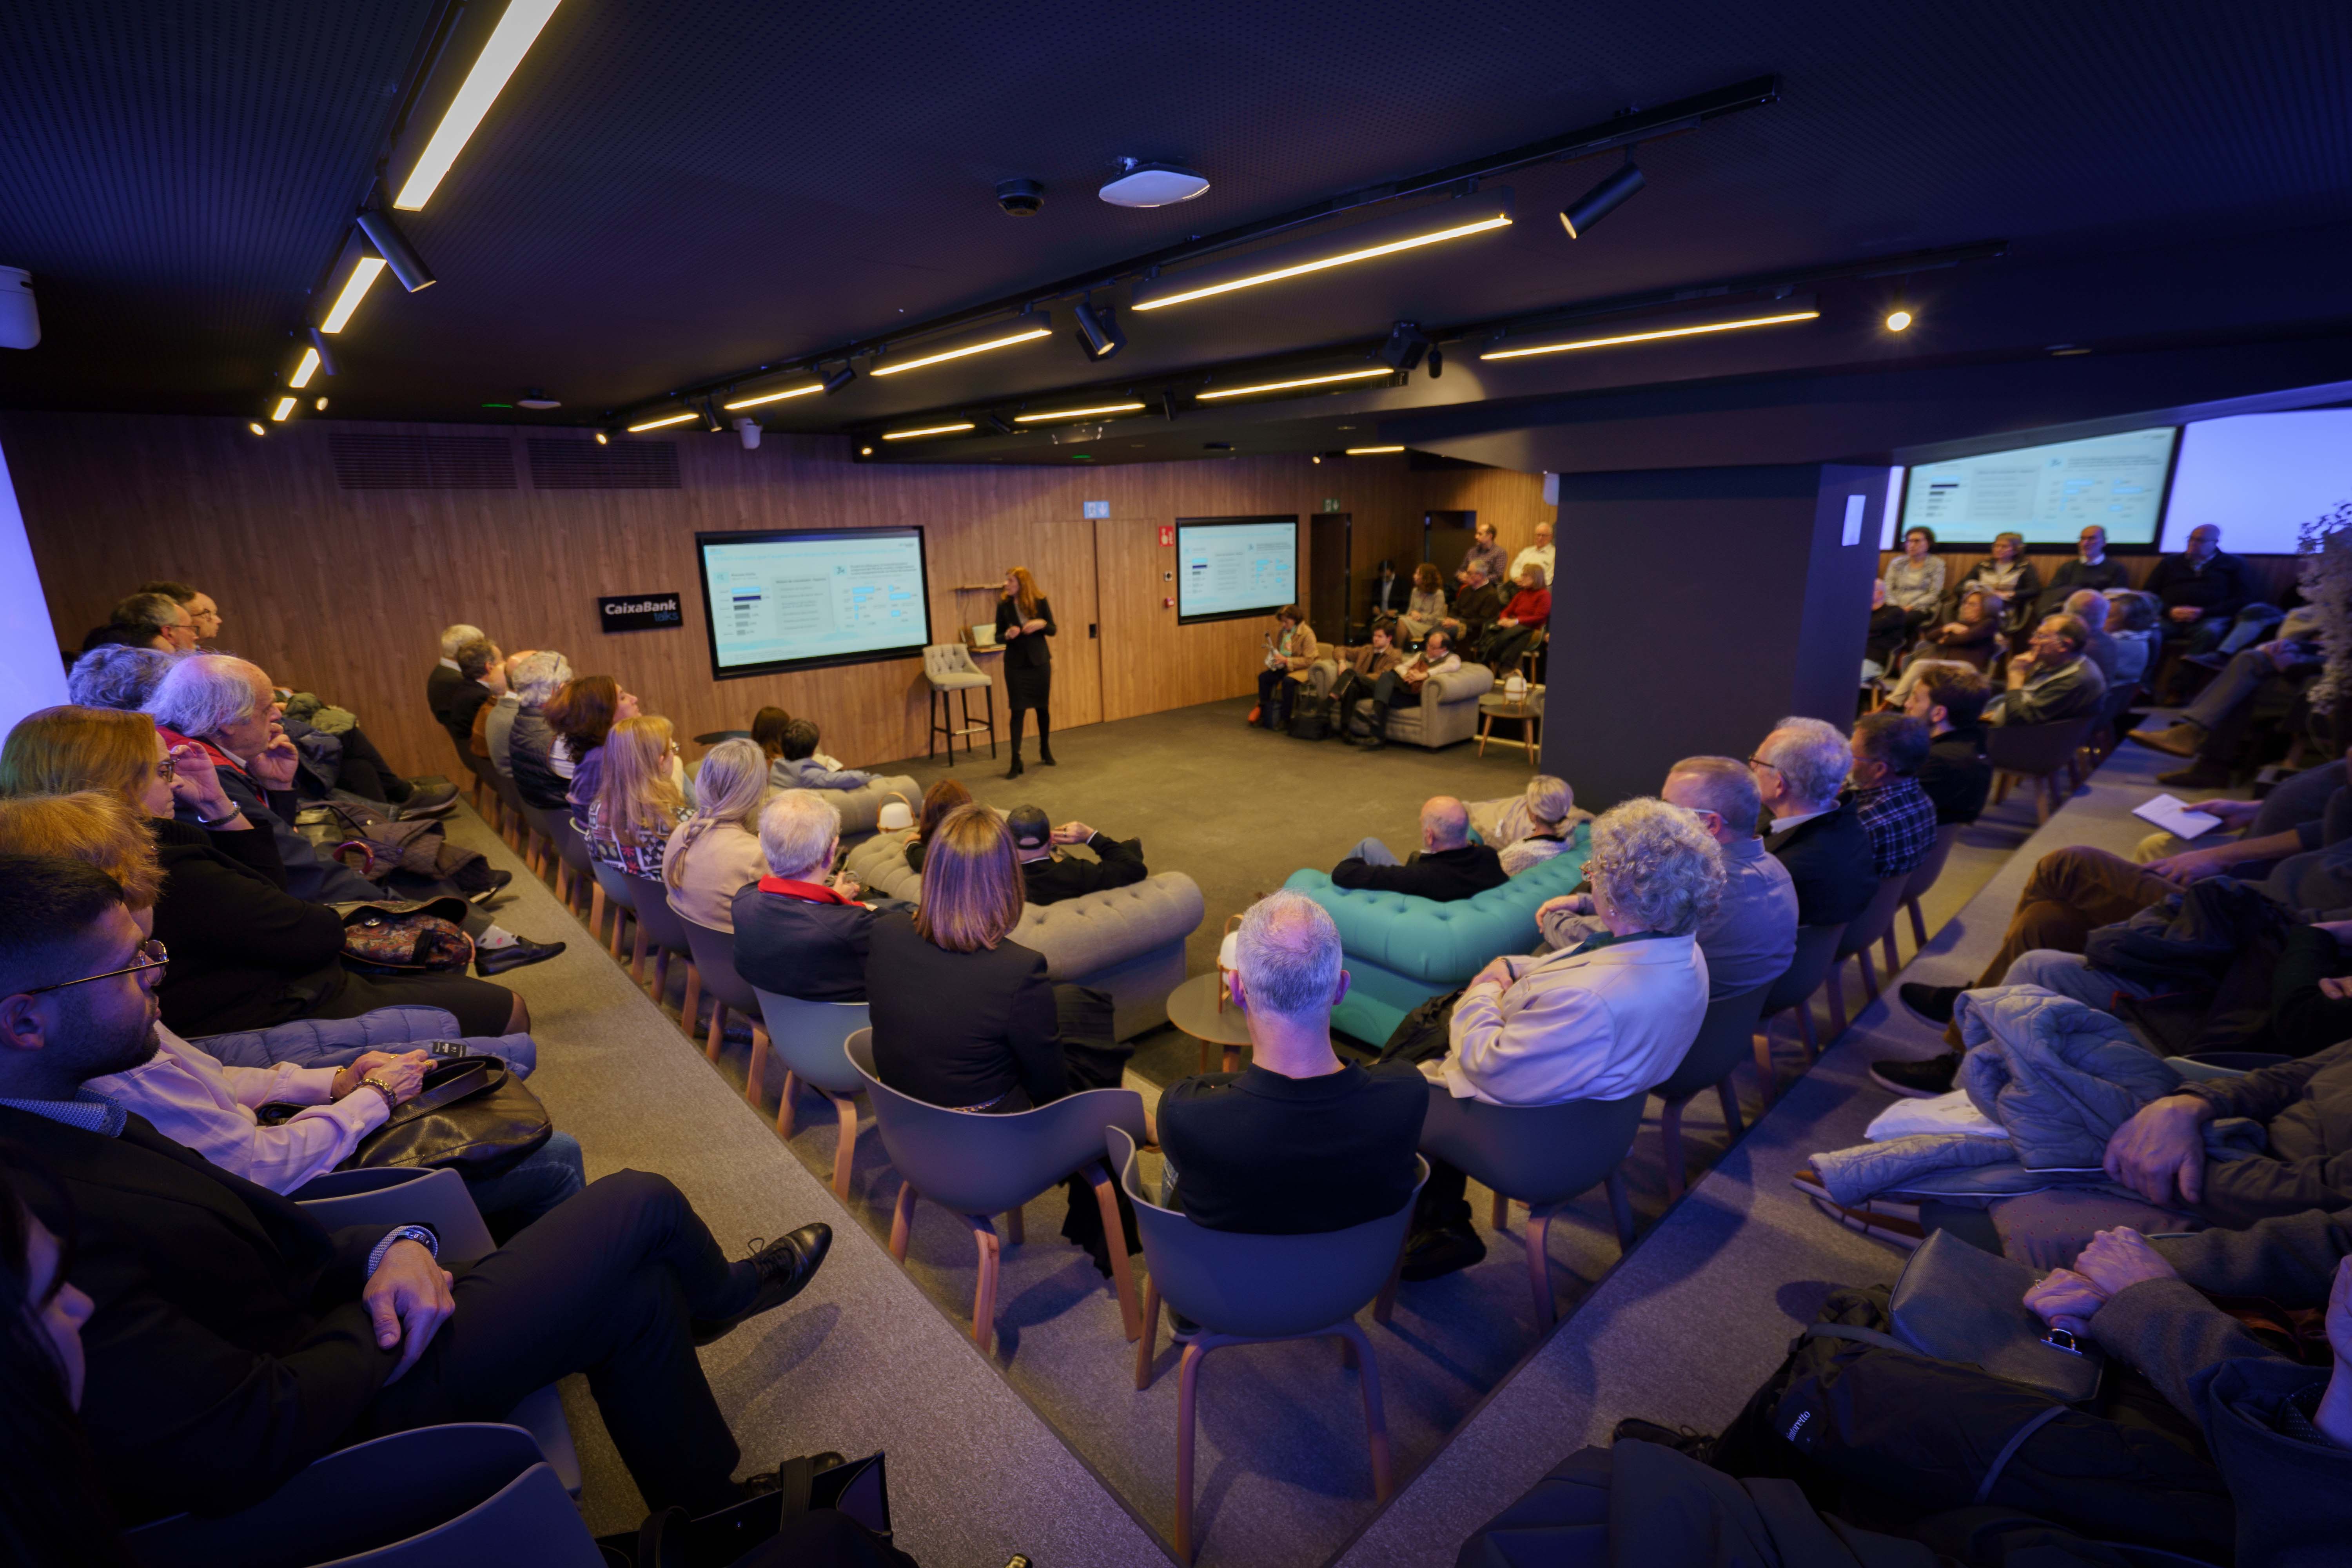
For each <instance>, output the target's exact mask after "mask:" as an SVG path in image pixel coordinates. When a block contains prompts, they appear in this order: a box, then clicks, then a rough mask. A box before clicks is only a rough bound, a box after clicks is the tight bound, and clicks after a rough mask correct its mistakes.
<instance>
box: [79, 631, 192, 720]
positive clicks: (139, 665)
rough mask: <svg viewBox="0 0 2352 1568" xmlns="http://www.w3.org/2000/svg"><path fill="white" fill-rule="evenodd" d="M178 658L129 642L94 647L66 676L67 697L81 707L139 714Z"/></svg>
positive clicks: (159, 650)
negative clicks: (134, 645)
mask: <svg viewBox="0 0 2352 1568" xmlns="http://www.w3.org/2000/svg"><path fill="white" fill-rule="evenodd" d="M178 657H179V656H178V655H176V654H169V653H164V652H163V651H162V650H161V649H158V648H152V647H131V646H130V645H128V644H125V643H113V644H110V645H109V646H107V647H94V648H92V649H90V650H89V652H88V653H86V654H84V655H82V656H81V657H80V658H78V659H76V660H74V666H73V670H72V672H71V673H70V674H68V676H67V677H66V697H67V699H68V700H69V701H71V702H73V703H74V704H75V705H76V706H78V707H82V708H114V709H119V710H121V711H123V712H125V713H136V712H138V711H139V710H141V709H142V708H144V707H146V706H147V699H148V698H149V697H150V696H151V695H152V694H153V692H154V690H155V683H156V682H157V681H160V680H162V679H163V672H164V671H165V670H167V669H169V668H172V661H173V659H174V658H178Z"/></svg>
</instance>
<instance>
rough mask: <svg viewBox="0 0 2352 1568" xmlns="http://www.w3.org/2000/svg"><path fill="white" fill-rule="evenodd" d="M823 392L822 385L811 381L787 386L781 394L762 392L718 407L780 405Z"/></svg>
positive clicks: (819, 382) (734, 407)
mask: <svg viewBox="0 0 2352 1568" xmlns="http://www.w3.org/2000/svg"><path fill="white" fill-rule="evenodd" d="M823 391H824V383H823V382H821V381H812V382H810V383H809V384H807V385H806V386H788V387H786V388H784V389H783V390H782V392H763V393H761V394H760V395H759V396H757V397H739V398H737V399H736V400H735V401H734V402H732V403H722V404H720V405H719V406H720V407H721V408H726V409H736V408H757V407H759V406H760V405H761V404H763V403H782V401H783V400H784V399H785V398H787V397H806V396H808V395H810V394H811V393H816V392H823Z"/></svg>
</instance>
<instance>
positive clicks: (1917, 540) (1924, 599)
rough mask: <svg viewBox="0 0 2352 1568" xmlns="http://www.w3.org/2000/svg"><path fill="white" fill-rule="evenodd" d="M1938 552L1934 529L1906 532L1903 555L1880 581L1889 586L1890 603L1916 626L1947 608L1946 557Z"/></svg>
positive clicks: (1887, 598) (1890, 565)
mask: <svg viewBox="0 0 2352 1568" xmlns="http://www.w3.org/2000/svg"><path fill="white" fill-rule="evenodd" d="M1935 551H1936V533H1935V531H1934V530H1933V529H1928V528H1908V529H1906V530H1904V531H1903V553H1902V554H1900V555H1897V556H1896V557H1895V559H1894V560H1892V561H1889V562H1888V563H1886V570H1885V573H1883V574H1881V576H1880V579H1879V580H1880V581H1881V582H1883V583H1885V584H1886V602H1887V603H1888V604H1890V605H1894V606H1895V608H1896V609H1898V610H1901V611H1902V612H1903V613H1904V615H1905V616H1906V617H1907V618H1908V619H1909V621H1910V623H1911V624H1912V625H1913V626H1919V625H1922V624H1923V623H1925V622H1926V621H1927V619H1928V618H1929V617H1930V616H1934V615H1935V614H1936V612H1937V610H1938V609H1940V608H1942V607H1943V603H1944V558H1943V557H1942V556H1940V555H1938V554H1937V553H1936V552H1935Z"/></svg>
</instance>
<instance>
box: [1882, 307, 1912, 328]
mask: <svg viewBox="0 0 2352 1568" xmlns="http://www.w3.org/2000/svg"><path fill="white" fill-rule="evenodd" d="M1912 320H1913V317H1912V315H1911V312H1910V311H1908V310H1889V311H1887V312H1886V330H1887V331H1890V332H1902V331H1909V330H1910V328H1911V322H1912Z"/></svg>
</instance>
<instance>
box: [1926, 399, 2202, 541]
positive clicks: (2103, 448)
mask: <svg viewBox="0 0 2352 1568" xmlns="http://www.w3.org/2000/svg"><path fill="white" fill-rule="evenodd" d="M2173 435H2174V431H2173V429H2172V427H2171V426H2163V427H2161V428H2158V429H2154V430H2126V431H2125V432H2124V433H2123V434H2121V435H2118V436H2094V437H2090V438H2088V439H2087V440H2082V441H2055V442H2052V443H2051V444H2050V445H2048V446H2044V447H2018V448H2017V449H2015V450H2014V451H2009V452H1987V453H1985V454H1984V455H1983V456H1981V457H1976V458H1953V459H1952V460H1950V461H1949V462H1943V463H1921V464H1920V465H1918V467H1916V468H1913V469H1912V470H1911V483H1910V486H1909V488H1908V489H1906V491H1905V492H1904V497H1903V526H1904V527H1905V528H1906V529H1907V528H1915V527H1921V526H1925V527H1927V528H1931V529H1933V530H1935V532H1936V537H1937V540H1938V541H1940V542H1943V543H1947V544H1953V543H1975V542H1990V540H1991V539H1992V537H1993V535H1995V534H1997V533H2021V534H2023V535H2025V542H2027V543H2028V544H2072V543H2074V541H2075V539H2076V538H2077V537H2078V536H2080V535H2081V533H2082V531H2083V528H2084V524H2086V523H2093V522H2095V523H2097V524H2098V525H2099V526H2101V527H2102V528H2105V530H2106V531H2107V542H2108V543H2110V544H2153V543H2155V542H2156V525H2157V512H2158V508H2159V507H2161V506H2162V505H2163V503H2164V474H2165V469H2166V468H2167V467H2168V465H2169V464H2170V462H2171V460H2172V438H2173Z"/></svg>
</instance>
